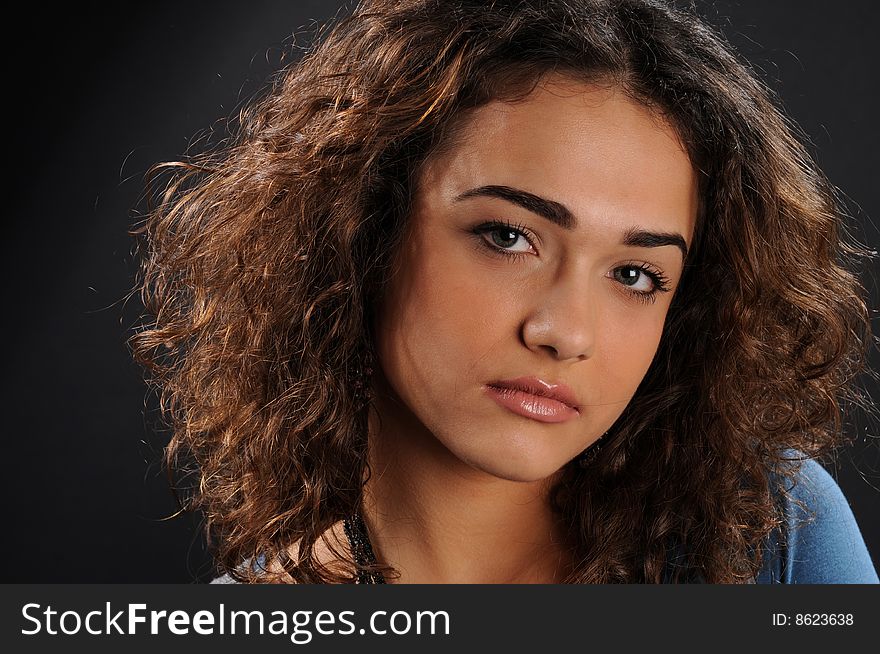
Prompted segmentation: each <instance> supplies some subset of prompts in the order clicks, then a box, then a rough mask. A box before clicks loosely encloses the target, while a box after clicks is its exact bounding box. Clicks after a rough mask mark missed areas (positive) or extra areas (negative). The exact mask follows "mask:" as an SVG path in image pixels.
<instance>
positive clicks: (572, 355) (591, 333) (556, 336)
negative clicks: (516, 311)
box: [522, 272, 598, 361]
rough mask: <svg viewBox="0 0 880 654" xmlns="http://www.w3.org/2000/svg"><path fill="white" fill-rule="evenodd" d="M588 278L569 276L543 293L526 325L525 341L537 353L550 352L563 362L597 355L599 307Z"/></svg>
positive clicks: (523, 333) (524, 325) (523, 337)
mask: <svg viewBox="0 0 880 654" xmlns="http://www.w3.org/2000/svg"><path fill="white" fill-rule="evenodd" d="M587 277H588V275H586V274H584V273H583V272H581V273H580V275H577V276H576V275H569V276H568V277H567V278H566V279H564V280H563V279H558V280H557V281H556V282H555V283H554V284H553V286H552V287H550V288H548V289H547V290H545V291H543V292H541V293H540V294H539V297H538V301H537V302H536V303H535V306H534V309H533V310H532V311H531V312H530V313H529V315H528V316H527V317H526V319H525V320H524V321H523V324H522V340H523V343H524V344H525V346H526V347H528V348H529V349H530V350H532V351H533V352H547V353H550V354H551V355H552V356H553V357H554V358H556V359H557V360H560V361H569V360H571V361H577V360H584V359H588V358H590V357H592V356H593V352H594V349H595V346H596V320H597V314H598V307H597V303H596V298H595V297H594V293H595V289H592V288H591V286H592V285H591V284H590V283H589V282H588V281H587Z"/></svg>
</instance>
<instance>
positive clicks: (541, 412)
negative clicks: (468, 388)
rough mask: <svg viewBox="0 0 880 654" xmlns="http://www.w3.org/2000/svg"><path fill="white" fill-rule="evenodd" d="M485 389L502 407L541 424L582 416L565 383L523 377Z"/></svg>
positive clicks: (503, 381) (492, 383) (506, 380)
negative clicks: (552, 382)
mask: <svg viewBox="0 0 880 654" xmlns="http://www.w3.org/2000/svg"><path fill="white" fill-rule="evenodd" d="M483 388H484V390H485V392H486V394H487V395H489V397H490V398H492V399H493V400H495V402H496V403H498V404H499V405H500V406H502V407H503V408H505V409H507V410H509V411H511V412H512V413H515V414H517V415H520V416H523V417H525V418H530V419H532V420H536V421H538V422H548V423H559V422H566V421H568V420H573V419H574V418H577V417H578V416H580V411H579V410H578V406H577V400H576V399H575V398H574V394H573V393H572V392H571V390H570V389H569V388H568V387H566V386H564V385H563V384H551V383H548V382H545V381H544V380H541V379H538V378H537V377H520V378H517V379H505V380H500V381H494V382H491V383H489V384H486V385H485V386H484V387H483Z"/></svg>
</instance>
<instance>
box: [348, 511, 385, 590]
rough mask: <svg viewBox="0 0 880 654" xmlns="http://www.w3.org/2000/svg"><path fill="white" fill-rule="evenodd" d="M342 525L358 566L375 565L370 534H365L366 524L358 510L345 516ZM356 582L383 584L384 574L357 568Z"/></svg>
mask: <svg viewBox="0 0 880 654" xmlns="http://www.w3.org/2000/svg"><path fill="white" fill-rule="evenodd" d="M342 526H343V528H344V530H345V536H346V538H348V545H349V547H350V548H351V553H352V554H353V555H354V560H355V563H357V564H358V566H359V567H360V566H370V565H376V555H375V554H374V553H373V546H372V545H371V544H370V536H369V535H368V534H367V526H366V525H365V524H364V519H363V518H362V517H361V514H360V511H358V512H357V513H355V514H354V515H352V516H350V517H348V518H346V519H345V520H344V521H343V523H342ZM355 583H358V584H384V583H386V582H385V576H384V575H383V574H382V573H381V572H378V571H377V572H367V571H365V570H361V569H358V576H357V581H356V582H355Z"/></svg>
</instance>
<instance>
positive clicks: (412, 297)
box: [379, 247, 522, 394]
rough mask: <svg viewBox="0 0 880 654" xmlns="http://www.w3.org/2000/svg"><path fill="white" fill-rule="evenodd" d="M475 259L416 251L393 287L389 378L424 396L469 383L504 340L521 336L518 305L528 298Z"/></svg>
mask: <svg viewBox="0 0 880 654" xmlns="http://www.w3.org/2000/svg"><path fill="white" fill-rule="evenodd" d="M468 254H469V253H468V252H467V250H466V249H465V251H464V252H462V251H461V250H456V249H452V248H450V249H445V250H444V249H441V248H436V247H435V248H433V249H431V250H428V249H426V248H424V247H420V248H414V249H413V250H412V252H411V255H410V256H408V257H407V259H406V261H405V262H404V263H403V265H402V266H401V268H400V274H399V276H398V277H397V278H396V280H395V282H394V283H393V284H392V285H391V287H390V288H389V292H388V295H387V300H386V303H385V305H384V308H383V319H382V320H381V321H380V330H379V337H380V342H379V350H380V351H379V355H380V357H381V358H382V361H383V367H384V368H385V369H386V373H387V374H388V376H389V378H390V377H396V378H397V380H398V381H399V382H400V383H402V384H405V385H408V386H412V385H417V386H418V387H419V388H421V389H422V390H420V391H418V392H420V393H426V394H427V393H430V389H431V388H432V387H438V386H447V385H449V384H456V383H459V384H460V383H461V382H462V381H467V380H468V379H469V377H470V374H471V372H472V371H473V370H474V369H475V368H477V367H478V366H479V365H480V362H481V361H483V360H485V358H486V357H491V356H492V354H493V352H495V351H496V349H497V348H498V347H500V346H501V345H502V344H503V343H504V342H505V339H509V338H511V334H512V335H513V337H514V338H515V337H516V320H517V319H516V316H517V306H516V304H515V302H516V300H517V297H521V295H522V294H521V293H518V292H517V289H516V287H515V286H514V285H511V284H505V283H502V282H501V281H500V280H499V279H498V277H497V274H493V273H492V271H491V270H488V269H486V268H485V267H484V266H480V265H475V264H474V261H473V257H472V256H471V257H470V258H469V257H468ZM398 391H399V392H401V393H402V394H403V393H405V392H406V391H404V390H403V389H398ZM413 392H415V391H413Z"/></svg>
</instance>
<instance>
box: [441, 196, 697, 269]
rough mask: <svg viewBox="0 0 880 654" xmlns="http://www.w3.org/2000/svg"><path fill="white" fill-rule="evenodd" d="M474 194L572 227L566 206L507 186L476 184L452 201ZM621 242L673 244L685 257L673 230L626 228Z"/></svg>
mask: <svg viewBox="0 0 880 654" xmlns="http://www.w3.org/2000/svg"><path fill="white" fill-rule="evenodd" d="M474 197H490V198H500V199H502V200H506V201H508V202H512V203H513V204H516V205H518V206H520V207H522V208H523V209H525V210H527V211H531V212H532V213H534V214H537V215H539V216H542V217H543V218H546V219H547V220H549V221H550V222H552V223H554V224H556V225H559V226H560V227H562V228H563V229H574V226H575V224H576V223H577V221H576V220H575V217H574V214H572V213H571V211H569V209H568V207H566V206H565V205H564V204H560V203H559V202H554V201H553V200H547V199H546V198H542V197H540V196H538V195H535V194H534V193H529V192H528V191H522V190H520V189H517V188H512V187H510V186H499V185H494V184H491V185H488V186H478V187H477V188H472V189H470V190H469V191H465V192H464V193H461V194H460V195H458V196H456V198H455V201H456V202H458V201H460V200H466V199H468V198H474ZM622 243H623V244H624V245H629V246H632V247H639V248H658V247H663V246H664V245H674V246H675V247H677V248H678V249H679V250H681V256H682V258H685V257H687V252H688V247H687V242H686V241H685V240H684V237H683V236H682V235H681V234H678V233H675V232H650V231H647V230H644V229H640V228H638V227H630V228H629V229H627V230H626V232H624V234H623V241H622Z"/></svg>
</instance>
